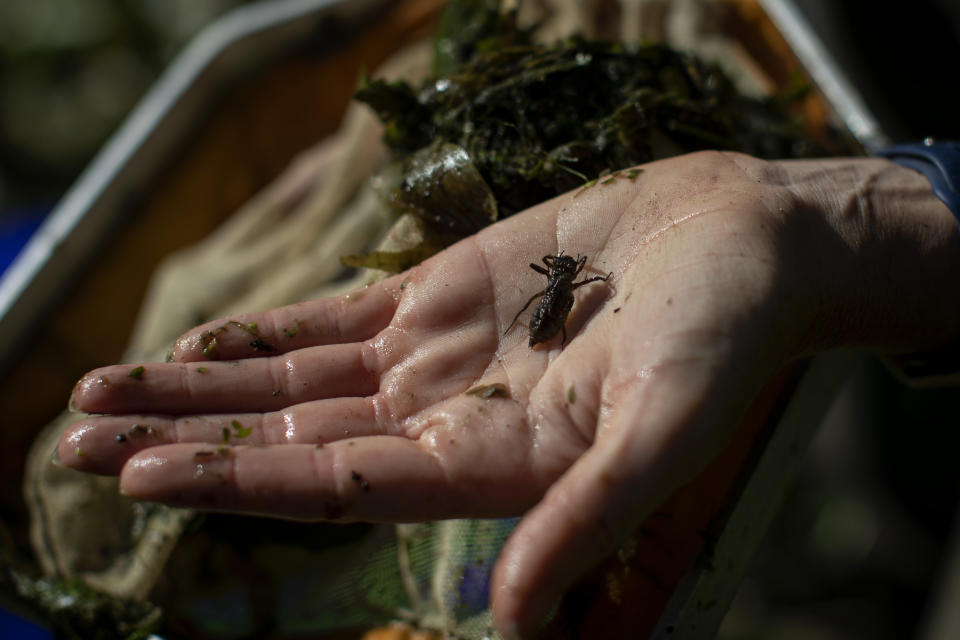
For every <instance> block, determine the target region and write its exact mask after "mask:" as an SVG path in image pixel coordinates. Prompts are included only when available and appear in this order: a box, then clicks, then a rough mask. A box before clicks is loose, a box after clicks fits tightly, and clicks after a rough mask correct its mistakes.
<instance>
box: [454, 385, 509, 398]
mask: <svg viewBox="0 0 960 640" xmlns="http://www.w3.org/2000/svg"><path fill="white" fill-rule="evenodd" d="M464 393H466V394H467V395H468V396H477V397H478V398H483V399H485V400H486V399H489V398H492V397H494V396H498V397H500V398H509V397H510V392H509V391H508V390H507V386H506V385H505V384H503V383H502V382H494V383H493V384H482V385H479V386H476V387H473V388H472V389H468V390H467V391H465V392H464Z"/></svg>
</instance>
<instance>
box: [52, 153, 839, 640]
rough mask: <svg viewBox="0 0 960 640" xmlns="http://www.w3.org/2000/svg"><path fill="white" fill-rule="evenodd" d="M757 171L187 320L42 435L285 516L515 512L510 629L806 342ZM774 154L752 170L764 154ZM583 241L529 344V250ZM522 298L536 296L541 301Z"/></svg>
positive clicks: (670, 181) (743, 162) (711, 175)
mask: <svg viewBox="0 0 960 640" xmlns="http://www.w3.org/2000/svg"><path fill="white" fill-rule="evenodd" d="M762 166H764V165H763V163H759V161H755V160H753V159H749V158H745V157H743V156H735V155H729V154H718V153H702V154H694V155H691V156H685V157H683V158H679V159H675V160H668V161H662V162H657V163H652V164H650V165H647V166H645V167H644V168H643V171H642V172H637V171H631V172H621V173H619V174H615V175H614V176H613V177H611V178H609V179H607V180H606V181H604V183H603V184H597V185H595V186H593V187H589V188H585V189H583V190H581V191H578V192H574V193H570V194H567V195H564V196H562V197H559V198H556V199H553V200H551V201H548V202H545V203H543V204H541V205H538V206H536V207H534V208H532V209H530V210H527V211H525V212H522V213H520V214H517V215H516V216H513V217H511V218H509V219H507V220H504V221H502V222H500V223H497V224H495V225H493V226H491V227H489V228H487V229H485V230H483V231H482V232H480V233H478V234H477V235H475V236H473V237H470V238H467V239H465V240H463V241H461V242H460V243H458V244H456V245H454V246H452V247H450V248H449V249H447V250H446V251H444V252H442V253H440V254H438V255H436V256H434V257H433V258H431V259H430V260H428V261H426V262H424V263H423V264H422V265H420V266H418V267H415V268H413V269H411V270H409V271H407V272H405V273H402V274H399V275H396V276H393V277H391V278H389V279H387V280H384V281H382V282H379V283H377V284H373V285H371V286H369V287H367V288H365V289H362V290H360V291H357V292H354V293H352V294H349V295H346V296H344V297H341V298H336V299H326V300H316V301H311V302H305V303H300V304H295V305H292V306H289V307H284V308H281V309H276V310H273V311H270V312H266V313H261V314H255V315H249V316H238V317H231V318H227V319H224V320H220V321H215V322H211V323H208V324H206V325H203V326H201V327H198V328H196V329H194V330H192V331H190V332H188V333H187V334H186V335H185V336H184V337H182V338H181V339H180V340H179V341H178V342H177V344H176V346H175V349H174V351H173V357H172V360H173V361H172V362H168V363H148V364H144V365H141V366H136V367H135V366H133V365H115V366H112V367H106V368H103V369H98V370H96V371H93V372H90V373H89V374H87V375H86V376H85V377H84V378H83V379H82V380H81V381H80V382H79V383H78V385H77V387H76V389H75V391H74V393H73V397H72V404H73V406H74V407H75V408H76V409H79V410H81V411H86V412H90V413H93V414H105V415H94V416H90V417H87V418H86V419H84V420H82V421H80V422H78V423H76V424H75V425H73V427H72V428H71V429H69V430H68V431H67V433H66V434H65V435H64V437H63V439H62V440H61V442H60V446H59V450H58V453H59V457H60V459H61V461H62V462H63V463H64V464H67V465H69V466H72V467H75V468H78V469H82V470H87V471H94V472H100V473H109V474H119V475H120V480H121V489H122V490H123V491H125V492H127V493H129V494H131V495H133V496H136V497H139V498H143V499H148V500H157V501H162V502H166V503H170V504H175V505H183V506H191V507H197V508H203V509H219V510H228V511H236V512H245V513H256V514H265V515H273V516H278V517H286V518H297V519H324V520H339V521H351V520H363V521H394V522H406V521H415V520H425V519H442V518H452V517H493V516H512V515H521V514H525V515H524V517H523V519H522V521H521V523H520V524H519V526H518V528H517V530H516V531H515V532H514V534H513V535H512V536H511V538H510V539H509V541H508V542H507V545H506V547H505V548H504V550H503V552H502V554H501V557H500V559H499V561H498V564H497V567H496V569H495V572H494V576H493V581H492V586H491V593H492V599H493V607H494V615H495V619H496V620H497V623H498V626H499V628H500V629H501V631H502V632H504V633H505V634H506V635H517V634H520V635H523V634H527V633H530V632H531V630H533V629H535V628H536V625H537V623H538V622H539V621H540V620H542V618H543V617H544V616H545V615H546V613H547V612H548V611H549V609H550V607H551V605H552V604H553V602H554V601H555V600H556V598H558V597H559V596H560V595H561V594H562V593H563V591H564V589H565V588H567V587H568V586H569V585H570V584H571V583H572V582H573V581H574V580H575V579H576V578H577V577H578V576H579V575H581V574H582V573H583V572H585V571H586V570H588V569H589V568H590V567H591V566H592V565H593V564H595V563H596V562H598V561H599V560H600V559H601V558H602V557H604V556H605V555H607V554H608V553H610V552H611V551H613V550H614V549H615V548H616V546H617V544H618V543H619V542H620V541H622V540H623V539H624V538H625V537H626V536H628V535H629V534H630V533H631V532H633V531H634V530H635V529H636V527H637V526H639V524H640V523H641V522H642V520H643V518H644V517H645V516H646V515H648V514H649V513H650V512H651V511H652V510H653V509H655V508H656V506H657V505H658V504H659V503H660V502H661V501H662V500H663V499H664V498H665V497H666V496H667V495H668V494H669V493H670V492H671V491H673V490H674V489H676V488H677V487H678V486H680V485H681V484H683V483H684V482H686V481H687V480H689V479H690V478H692V477H693V476H695V475H696V473H697V472H698V471H699V470H700V469H702V468H703V466H705V465H706V463H707V462H709V460H710V459H711V458H712V457H713V456H715V455H716V454H717V453H718V452H719V451H720V450H721V449H722V447H723V446H724V444H725V443H726V441H727V439H728V438H729V436H730V434H731V433H732V431H733V429H734V428H735V427H736V425H737V422H738V419H739V418H740V416H741V415H742V414H743V412H744V411H745V410H746V408H747V406H748V405H749V403H750V401H751V399H752V398H753V397H754V395H755V394H756V392H757V391H758V390H759V388H760V387H761V386H762V385H763V383H764V382H765V381H766V380H767V379H768V378H769V377H770V376H771V375H772V374H773V373H774V372H775V371H776V370H777V368H778V367H780V366H781V365H782V364H783V363H784V362H786V361H788V360H789V359H790V358H793V357H795V356H797V355H799V354H800V353H801V352H803V351H804V350H806V349H809V348H811V347H813V346H816V345H813V344H811V340H812V338H811V333H810V326H812V324H813V323H814V318H815V316H816V314H817V313H818V309H817V308H816V304H811V303H810V300H811V299H812V298H814V297H816V296H820V297H824V296H826V294H824V293H818V294H816V295H814V294H813V293H811V292H812V291H814V289H813V288H811V287H809V286H807V285H805V284H804V283H805V282H806V281H807V280H809V278H805V277H804V276H809V275H810V274H809V273H806V274H800V273H797V272H796V270H795V269H792V268H791V265H790V264H788V263H787V262H786V261H785V259H784V258H783V253H782V252H781V251H779V249H780V246H781V240H782V238H783V235H784V233H785V232H786V231H785V229H786V227H787V225H788V224H791V221H792V218H791V217H790V216H788V215H786V214H785V213H784V212H785V211H788V210H791V209H792V208H793V207H794V202H793V196H792V195H791V192H790V191H789V189H787V188H786V187H785V186H784V185H783V184H776V181H773V182H774V184H770V181H768V180H757V179H756V175H759V174H758V173H757V171H759V169H758V167H762ZM765 170H766V169H765ZM560 252H564V253H566V254H568V255H571V256H577V255H579V256H586V257H587V260H586V266H585V268H584V270H583V272H582V274H581V275H580V278H581V279H582V278H589V277H597V276H605V275H606V274H607V273H611V274H612V276H611V277H610V278H609V279H608V280H607V281H597V282H592V283H590V284H587V285H585V286H583V287H580V288H578V289H577V290H576V292H575V293H574V296H575V303H574V305H573V307H572V311H571V312H570V314H569V316H568V317H567V318H566V324H565V333H566V342H565V343H561V339H562V338H561V335H559V334H558V335H557V336H556V337H554V338H553V339H551V340H549V341H547V342H545V343H543V344H539V345H537V346H536V347H535V348H532V349H531V348H530V347H529V346H528V335H527V333H526V331H525V329H524V327H523V326H522V325H524V324H525V323H527V322H528V321H529V318H530V311H529V310H528V311H527V312H526V313H525V314H523V315H522V316H521V317H520V322H519V323H518V324H517V325H516V326H513V327H512V328H511V329H510V330H509V331H508V330H507V329H508V327H509V326H510V323H511V320H512V319H513V318H514V316H515V315H516V314H517V312H518V311H519V310H520V309H521V308H522V307H523V305H524V304H525V303H526V301H527V300H528V299H529V298H530V297H531V296H532V295H533V294H535V293H537V292H539V291H541V290H542V289H543V288H544V286H545V285H546V279H545V278H544V277H543V275H541V274H538V273H537V272H535V271H534V270H531V269H530V268H528V264H529V263H531V262H539V261H540V260H541V258H542V256H550V255H556V254H558V253H560ZM532 308H533V307H531V309H532Z"/></svg>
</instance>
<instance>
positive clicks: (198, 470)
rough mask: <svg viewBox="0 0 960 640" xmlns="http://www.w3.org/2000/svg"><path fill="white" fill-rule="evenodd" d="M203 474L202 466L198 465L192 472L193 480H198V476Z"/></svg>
mask: <svg viewBox="0 0 960 640" xmlns="http://www.w3.org/2000/svg"><path fill="white" fill-rule="evenodd" d="M203 473H204V471H203V465H202V464H198V465H197V467H196V469H194V471H193V477H194V478H199V477H200V476H202V475H203Z"/></svg>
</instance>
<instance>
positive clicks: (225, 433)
mask: <svg viewBox="0 0 960 640" xmlns="http://www.w3.org/2000/svg"><path fill="white" fill-rule="evenodd" d="M228 442H230V429H227V428H226V427H224V428H223V429H221V430H220V444H221V445H224V444H227V443H228Z"/></svg>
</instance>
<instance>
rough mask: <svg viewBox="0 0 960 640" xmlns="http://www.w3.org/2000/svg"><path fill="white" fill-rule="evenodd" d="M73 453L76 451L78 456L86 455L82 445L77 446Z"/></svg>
mask: <svg viewBox="0 0 960 640" xmlns="http://www.w3.org/2000/svg"><path fill="white" fill-rule="evenodd" d="M73 453H74V455H76V456H77V457H78V458H82V457H83V455H84V453H83V449H81V448H80V447H77V448H76V449H75V450H74V452H73Z"/></svg>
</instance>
